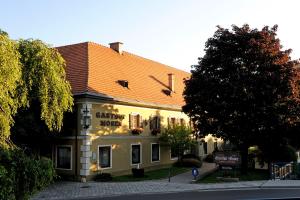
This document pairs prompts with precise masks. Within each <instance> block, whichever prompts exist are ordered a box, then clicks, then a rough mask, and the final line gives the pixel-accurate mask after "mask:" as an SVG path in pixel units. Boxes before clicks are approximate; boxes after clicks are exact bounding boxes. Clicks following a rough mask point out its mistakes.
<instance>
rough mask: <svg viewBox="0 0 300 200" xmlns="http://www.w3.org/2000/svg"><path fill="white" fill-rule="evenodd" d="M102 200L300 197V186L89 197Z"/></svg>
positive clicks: (216, 199) (211, 199) (252, 199)
mask: <svg viewBox="0 0 300 200" xmlns="http://www.w3.org/2000/svg"><path fill="white" fill-rule="evenodd" d="M89 199H93V200H96V199H101V200H150V199H151V200H152V199H157V200H162V199H167V200H195V199H197V200H202V199H205V200H236V199H239V200H254V199H255V200H257V199H260V200H262V199H268V200H269V199H285V200H288V199H300V188H290V189H289V188H282V189H280V188H276V189H235V190H214V191H212V190H211V191H190V192H180V193H164V194H136V195H123V196H114V197H106V198H89Z"/></svg>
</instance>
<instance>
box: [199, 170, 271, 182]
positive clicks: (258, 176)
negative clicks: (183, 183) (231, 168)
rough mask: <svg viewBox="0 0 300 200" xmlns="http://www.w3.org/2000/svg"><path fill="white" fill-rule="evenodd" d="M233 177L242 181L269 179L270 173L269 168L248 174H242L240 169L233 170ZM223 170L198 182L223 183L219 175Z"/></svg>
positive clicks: (251, 171) (221, 174)
mask: <svg viewBox="0 0 300 200" xmlns="http://www.w3.org/2000/svg"><path fill="white" fill-rule="evenodd" d="M230 175H231V177H237V178H239V180H240V181H256V180H268V179H269V177H270V175H269V171H268V170H250V171H249V172H248V174H247V175H244V174H240V173H239V171H237V172H236V173H234V172H231V173H230ZM222 176H223V172H222V171H216V172H214V173H212V174H210V175H208V176H206V177H204V178H203V179H200V180H198V181H197V183H221V182H222V181H221V180H218V179H217V177H222Z"/></svg>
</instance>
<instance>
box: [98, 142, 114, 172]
mask: <svg viewBox="0 0 300 200" xmlns="http://www.w3.org/2000/svg"><path fill="white" fill-rule="evenodd" d="M99 166H100V167H101V168H110V167H111V146H99Z"/></svg>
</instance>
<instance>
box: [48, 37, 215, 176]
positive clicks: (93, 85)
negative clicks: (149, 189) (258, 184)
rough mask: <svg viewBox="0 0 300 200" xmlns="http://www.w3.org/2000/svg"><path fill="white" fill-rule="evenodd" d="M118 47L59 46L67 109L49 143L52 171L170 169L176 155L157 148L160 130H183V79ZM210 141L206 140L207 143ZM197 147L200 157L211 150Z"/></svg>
mask: <svg viewBox="0 0 300 200" xmlns="http://www.w3.org/2000/svg"><path fill="white" fill-rule="evenodd" d="M122 45H123V44H122V43H120V42H116V43H111V44H110V47H105V46H102V45H99V44H96V43H92V42H85V43H80V44H74V45H68V46H62V47H58V48H57V49H58V51H59V52H60V53H61V55H62V56H63V58H64V59H65V61H66V73H67V79H68V81H69V82H70V84H71V87H72V93H73V96H74V99H75V107H74V112H73V114H72V115H71V116H69V118H70V119H71V120H69V122H68V123H67V128H65V129H64V133H63V134H61V135H60V136H58V137H57V138H56V140H55V144H54V146H53V149H52V151H53V160H54V161H55V165H56V169H57V171H58V173H59V174H64V175H70V176H74V177H76V178H79V177H80V178H82V179H91V178H92V177H93V176H94V175H95V174H97V173H99V172H106V173H111V174H113V175H121V174H128V173H130V172H131V169H132V168H138V167H139V168H145V169H146V170H147V169H155V168H160V167H163V166H166V165H170V164H172V163H173V162H174V161H175V160H176V159H177V155H176V152H173V151H171V149H170V148H168V147H166V146H162V145H160V144H159V141H158V138H159V135H160V133H161V132H162V131H163V130H164V129H165V128H167V127H170V126H175V125H189V124H190V121H189V118H188V116H187V115H185V114H184V113H183V112H182V111H181V107H182V106H183V105H184V99H183V97H182V92H183V89H184V79H187V78H189V76H190V74H189V73H187V72H184V71H181V70H178V69H175V68H172V67H169V66H166V65H163V64H160V63H157V62H155V61H152V60H148V59H145V58H142V57H139V56H136V55H133V54H131V53H128V52H125V51H123V49H122V48H123V46H122ZM207 140H209V139H207ZM214 142H216V141H215V140H214V139H212V142H209V143H207V144H209V145H207V144H206V150H205V147H204V146H205V143H203V142H201V143H199V146H198V148H199V151H198V152H199V155H200V156H201V155H205V154H208V153H209V152H211V151H212V148H214V147H212V146H211V145H214Z"/></svg>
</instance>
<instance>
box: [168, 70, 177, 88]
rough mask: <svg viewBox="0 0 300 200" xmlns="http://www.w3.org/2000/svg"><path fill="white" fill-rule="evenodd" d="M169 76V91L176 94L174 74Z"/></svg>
mask: <svg viewBox="0 0 300 200" xmlns="http://www.w3.org/2000/svg"><path fill="white" fill-rule="evenodd" d="M168 76H169V89H170V90H171V92H175V76H174V74H172V73H170V74H168Z"/></svg>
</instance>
